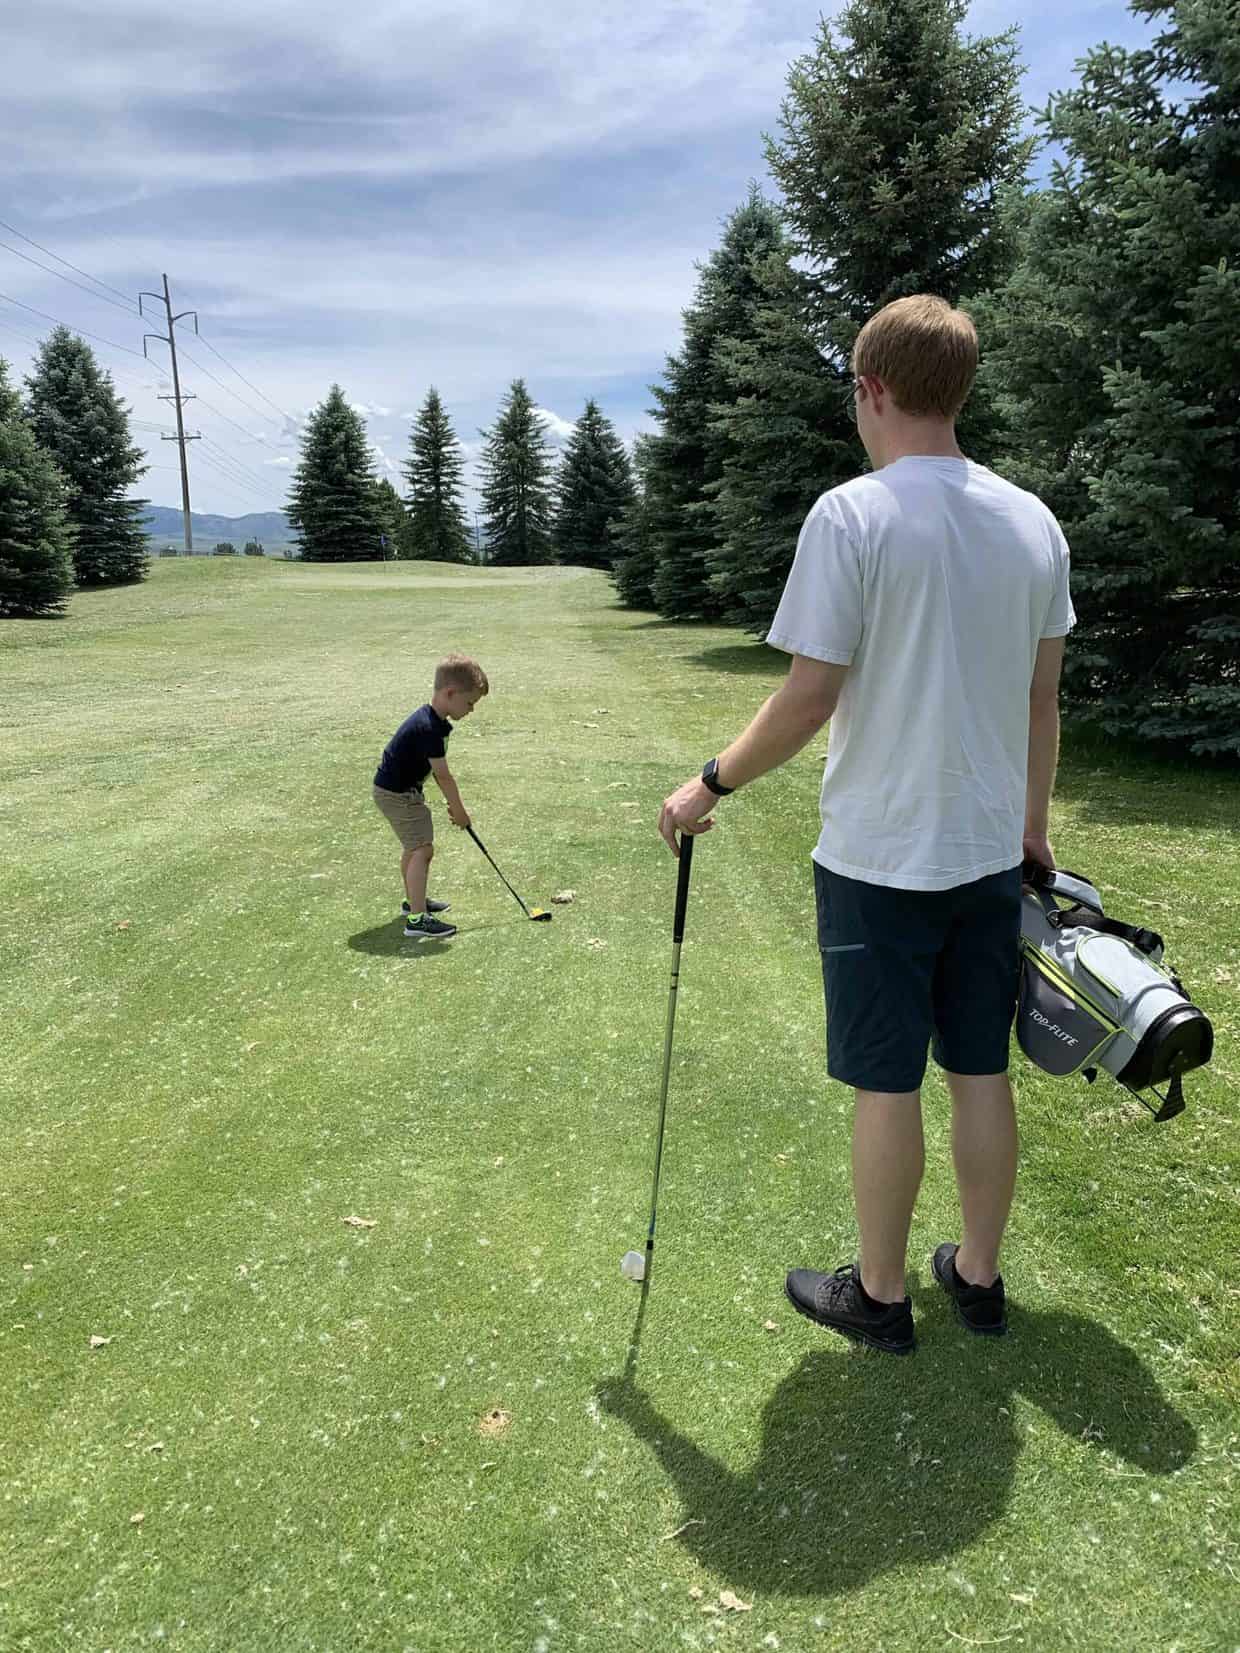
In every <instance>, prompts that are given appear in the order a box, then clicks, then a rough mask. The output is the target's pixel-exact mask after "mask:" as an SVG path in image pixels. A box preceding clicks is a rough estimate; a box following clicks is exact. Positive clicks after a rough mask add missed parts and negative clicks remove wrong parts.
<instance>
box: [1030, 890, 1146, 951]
mask: <svg viewBox="0 0 1240 1653" xmlns="http://www.w3.org/2000/svg"><path fill="white" fill-rule="evenodd" d="M1043 905H1044V906H1045V902H1044V903H1043ZM1046 917H1047V921H1048V922H1049V923H1050V925H1051V926H1052V928H1053V929H1056V930H1071V929H1075V928H1078V927H1079V928H1081V929H1085V930H1097V931H1098V932H1099V934H1100V935H1104V936H1118V937H1119V939H1120V940H1121V941H1127V942H1131V943H1132V945H1133V946H1134V947H1135V948H1136V949H1137V951H1138V952H1139V953H1145V954H1147V955H1148V954H1153V953H1158V954H1160V955H1161V953H1162V950H1163V938H1162V937H1161V936H1160V935H1159V933H1158V931H1157V930H1146V929H1143V928H1142V927H1141V926H1140V925H1137V924H1121V923H1120V921H1119V919H1117V918H1103V917H1102V916H1101V915H1100V914H1099V913H1096V912H1094V911H1093V909H1092V908H1090V907H1064V908H1062V909H1061V908H1058V907H1055V908H1049V907H1048V908H1047V913H1046Z"/></svg>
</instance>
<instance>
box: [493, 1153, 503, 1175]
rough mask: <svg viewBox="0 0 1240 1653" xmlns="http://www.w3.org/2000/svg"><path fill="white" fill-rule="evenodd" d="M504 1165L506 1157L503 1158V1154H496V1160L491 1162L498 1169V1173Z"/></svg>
mask: <svg viewBox="0 0 1240 1653" xmlns="http://www.w3.org/2000/svg"><path fill="white" fill-rule="evenodd" d="M503 1163H504V1156H503V1154H496V1156H495V1158H494V1159H493V1160H492V1161H491V1164H492V1165H493V1166H494V1167H495V1169H496V1170H497V1171H498V1170H499V1168H500V1166H501V1165H502V1164H503Z"/></svg>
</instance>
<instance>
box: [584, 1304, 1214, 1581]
mask: <svg viewBox="0 0 1240 1653" xmlns="http://www.w3.org/2000/svg"><path fill="white" fill-rule="evenodd" d="M944 1311H945V1315H946V1313H949V1312H950V1311H948V1310H947V1308H946V1305H944ZM945 1315H944V1316H943V1317H939V1318H938V1319H936V1320H931V1319H930V1317H929V1316H927V1317H926V1320H927V1325H926V1326H925V1327H924V1328H923V1330H929V1331H930V1333H931V1337H932V1339H933V1341H931V1340H930V1339H929V1338H926V1337H924V1336H923V1339H922V1343H921V1347H920V1348H919V1350H918V1352H917V1353H916V1354H915V1355H914V1356H913V1358H912V1359H911V1360H896V1359H893V1358H892V1357H891V1356H890V1355H881V1354H871V1353H864V1354H863V1353H862V1352H860V1351H853V1352H852V1353H851V1354H849V1352H848V1351H846V1350H844V1349H843V1348H842V1347H841V1348H829V1349H828V1348H824V1349H820V1350H817V1351H815V1352H814V1353H812V1354H808V1355H806V1356H805V1358H804V1359H803V1360H802V1361H801V1363H800V1365H799V1366H797V1367H796V1369H795V1370H794V1371H793V1372H791V1373H790V1374H789V1375H788V1376H787V1377H786V1378H785V1379H784V1381H783V1382H782V1383H781V1384H780V1385H779V1387H778V1388H777V1389H776V1390H775V1391H774V1393H773V1394H772V1395H771V1398H770V1400H769V1401H768V1402H767V1406H766V1409H765V1412H764V1414H763V1422H762V1440H761V1444H760V1445H759V1447H758V1454H757V1457H756V1459H755V1460H754V1462H753V1463H752V1465H750V1467H749V1468H747V1469H744V1470H740V1471H734V1470H732V1469H729V1468H728V1467H727V1466H726V1465H725V1464H722V1463H720V1462H719V1460H718V1459H717V1458H714V1457H712V1456H711V1454H710V1453H708V1452H706V1451H705V1450H703V1448H701V1447H700V1446H698V1445H697V1443H696V1442H694V1441H692V1440H691V1439H690V1438H689V1437H688V1436H687V1435H685V1434H683V1433H682V1432H681V1431H680V1430H679V1429H677V1428H676V1426H675V1425H674V1424H672V1423H670V1422H668V1420H667V1419H666V1418H664V1417H662V1416H661V1415H660V1414H659V1412H658V1411H657V1410H656V1409H655V1407H654V1406H653V1404H652V1403H651V1401H650V1400H649V1399H648V1397H647V1396H646V1395H645V1394H643V1393H642V1391H641V1390H639V1389H637V1388H635V1387H633V1386H632V1385H631V1384H629V1383H627V1382H625V1381H624V1380H623V1379H621V1378H612V1379H608V1380H605V1381H604V1383H603V1384H602V1385H601V1386H600V1389H599V1397H600V1400H601V1402H602V1405H603V1407H604V1408H605V1409H606V1410H607V1411H608V1412H610V1413H611V1414H612V1415H613V1416H615V1417H616V1418H618V1419H620V1420H622V1421H623V1422H624V1423H626V1424H627V1425H628V1426H629V1428H630V1429H632V1430H633V1432H634V1434H636V1435H637V1436H638V1437H639V1438H640V1439H642V1440H643V1441H645V1442H646V1443H647V1444H648V1445H649V1446H650V1447H651V1448H652V1450H653V1451H654V1453H655V1454H656V1456H657V1457H658V1459H659V1461H660V1463H661V1464H662V1466H663V1468H664V1470H665V1471H666V1473H667V1474H668V1476H669V1477H670V1478H671V1480H672V1481H673V1482H674V1483H675V1486H676V1490H677V1492H678V1494H679V1496H680V1500H681V1503H682V1505H683V1506H684V1519H685V1520H686V1521H692V1522H694V1523H697V1524H695V1525H691V1526H688V1527H686V1528H685V1530H684V1531H683V1532H682V1533H681V1534H680V1535H679V1536H678V1537H677V1540H676V1542H677V1543H679V1544H680V1545H681V1546H682V1547H683V1548H684V1549H686V1550H688V1551H689V1553H690V1554H692V1555H694V1556H696V1558H697V1559H698V1561H700V1562H701V1563H702V1565H703V1566H704V1567H706V1568H708V1569H709V1570H710V1571H711V1572H712V1573H714V1574H716V1575H717V1576H718V1577H720V1578H725V1579H726V1580H727V1581H728V1582H729V1584H731V1585H732V1586H734V1587H736V1588H745V1589H749V1590H752V1591H759V1592H765V1593H767V1594H774V1595H809V1594H813V1595H821V1594H824V1593H827V1594H831V1593H843V1592H845V1591H849V1590H854V1589H857V1588H859V1587H860V1586H861V1585H863V1584H865V1583H867V1582H868V1581H869V1580H870V1579H872V1578H874V1577H876V1576H878V1575H881V1574H882V1573H884V1572H886V1571H887V1570H888V1569H890V1568H892V1567H897V1566H900V1565H902V1564H904V1563H905V1562H908V1561H935V1560H941V1559H943V1558H944V1557H946V1556H950V1555H953V1554H955V1553H956V1552H958V1551H960V1550H963V1549H965V1548H967V1547H968V1545H970V1544H971V1543H973V1542H974V1541H975V1540H976V1539H977V1538H978V1537H979V1536H980V1535H981V1534H982V1533H983V1532H984V1531H985V1530H986V1529H987V1528H988V1527H989V1526H990V1525H991V1524H992V1523H993V1522H994V1521H996V1520H998V1519H999V1518H1000V1516H1001V1515H1002V1514H1003V1511H1004V1509H1005V1508H1006V1506H1007V1501H1008V1498H1009V1496H1010V1493H1011V1488H1012V1482H1013V1479H1014V1477H1015V1472H1016V1464H1017V1460H1018V1458H1019V1457H1020V1453H1021V1448H1022V1444H1023V1442H1022V1434H1023V1431H1024V1429H1025V1424H1024V1423H1023V1422H1022V1421H1021V1418H1020V1409H1019V1408H1018V1406H1017V1397H1023V1398H1024V1399H1025V1400H1027V1401H1029V1402H1032V1403H1033V1405H1035V1406H1037V1407H1039V1408H1040V1409H1041V1411H1042V1412H1043V1413H1045V1414H1046V1416H1047V1417H1049V1418H1050V1420H1051V1421H1052V1422H1053V1423H1054V1424H1056V1425H1057V1426H1058V1427H1059V1428H1060V1429H1061V1430H1063V1432H1064V1434H1065V1435H1068V1436H1070V1437H1072V1438H1073V1440H1074V1441H1075V1442H1076V1443H1077V1445H1076V1446H1075V1447H1074V1449H1073V1450H1074V1451H1075V1452H1077V1453H1108V1454H1111V1455H1114V1456H1115V1457H1117V1458H1120V1459H1123V1460H1124V1461H1125V1464H1126V1465H1128V1466H1135V1472H1136V1473H1137V1474H1139V1475H1149V1476H1151V1477H1152V1476H1158V1475H1168V1474H1170V1473H1171V1472H1172V1471H1173V1470H1176V1469H1179V1468H1180V1467H1181V1466H1182V1465H1184V1464H1186V1463H1187V1462H1188V1461H1189V1459H1190V1458H1191V1457H1192V1455H1193V1452H1194V1451H1195V1449H1196V1445H1197V1434H1196V1431H1195V1429H1194V1428H1193V1427H1192V1425H1191V1424H1190V1423H1189V1422H1188V1421H1187V1420H1186V1419H1185V1418H1184V1417H1182V1416H1181V1415H1180V1413H1179V1412H1177V1411H1176V1410H1175V1408H1174V1407H1173V1406H1172V1405H1171V1404H1170V1403H1169V1402H1168V1400H1167V1399H1166V1397H1165V1396H1164V1395H1163V1394H1162V1392H1161V1390H1160V1389H1159V1387H1158V1385H1157V1383H1156V1382H1155V1381H1154V1378H1153V1377H1152V1376H1151V1374H1150V1372H1149V1371H1148V1369H1147V1368H1146V1367H1145V1366H1144V1365H1143V1364H1142V1362H1141V1361H1140V1360H1139V1359H1138V1358H1137V1356H1136V1355H1135V1354H1134V1353H1133V1352H1132V1350H1131V1349H1128V1348H1126V1347H1125V1346H1124V1345H1123V1344H1122V1343H1119V1342H1117V1341H1116V1339H1115V1338H1113V1337H1112V1336H1111V1334H1110V1333H1109V1332H1108V1331H1106V1330H1105V1329H1104V1328H1103V1327H1102V1326H1100V1325H1098V1324H1097V1323H1096V1322H1095V1321H1092V1320H1086V1319H1084V1318H1082V1317H1081V1316H1079V1315H1073V1314H1066V1313H1062V1312H1058V1311H1056V1312H1049V1313H1036V1312H1030V1311H1029V1310H1022V1309H1013V1310H1012V1311H1011V1318H1012V1332H1011V1334H1010V1335H1009V1336H1008V1337H1006V1338H1004V1339H996V1340H995V1341H994V1342H993V1343H991V1342H985V1341H983V1340H982V1339H981V1338H972V1337H970V1336H969V1334H968V1333H966V1332H964V1331H963V1330H959V1329H957V1328H955V1327H953V1326H951V1325H950V1324H949V1322H948V1321H947V1319H946V1318H945ZM824 1335H825V1336H831V1334H830V1333H824ZM833 1341H834V1339H833ZM1106 1467H1107V1468H1110V1465H1109V1464H1108V1465H1106ZM1112 1472H1113V1473H1117V1474H1118V1473H1124V1474H1126V1475H1128V1476H1132V1475H1133V1473H1134V1468H1132V1467H1129V1468H1126V1469H1124V1470H1122V1471H1121V1470H1120V1468H1119V1466H1118V1465H1116V1466H1115V1468H1114V1470H1113V1471H1112Z"/></svg>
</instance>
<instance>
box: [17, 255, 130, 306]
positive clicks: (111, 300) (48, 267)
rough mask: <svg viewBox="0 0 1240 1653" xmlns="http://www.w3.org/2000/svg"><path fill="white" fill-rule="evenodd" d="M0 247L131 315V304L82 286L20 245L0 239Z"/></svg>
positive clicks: (46, 273) (79, 290) (80, 290)
mask: <svg viewBox="0 0 1240 1653" xmlns="http://www.w3.org/2000/svg"><path fill="white" fill-rule="evenodd" d="M0 247H3V248H4V250H5V252H6V253H12V254H13V257H14V258H24V259H25V260H26V263H27V264H33V265H34V267H35V269H36V270H42V271H43V272H44V274H45V275H52V276H55V277H56V279H57V280H58V281H67V282H68V283H69V285H70V287H76V288H77V290H78V292H79V293H86V294H88V295H89V296H90V297H91V298H93V299H98V300H99V302H100V303H101V304H110V305H111V306H112V308H113V309H114V310H120V309H122V308H123V309H124V310H125V311H126V312H127V314H129V315H133V305H132V304H127V305H123V306H122V305H120V304H118V303H117V302H116V300H115V299H114V298H109V297H108V296H107V294H106V293H97V292H96V291H95V289H94V288H93V287H83V285H82V283H81V282H80V281H74V279H73V277H72V276H67V275H66V274H65V273H64V271H63V270H53V268H52V266H51V265H50V264H44V263H43V262H42V261H41V260H40V259H37V258H31V256H30V254H29V253H24V252H22V250H21V248H20V247H10V246H9V244H8V242H7V241H0ZM55 256H56V255H55V253H53V254H52V257H53V258H54V257H55Z"/></svg>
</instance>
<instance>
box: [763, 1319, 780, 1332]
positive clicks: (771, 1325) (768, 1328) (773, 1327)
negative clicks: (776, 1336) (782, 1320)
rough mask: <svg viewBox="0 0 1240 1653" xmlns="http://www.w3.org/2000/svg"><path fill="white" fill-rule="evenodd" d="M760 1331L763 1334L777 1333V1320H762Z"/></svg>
mask: <svg viewBox="0 0 1240 1653" xmlns="http://www.w3.org/2000/svg"><path fill="white" fill-rule="evenodd" d="M762 1330H763V1331H764V1332H777V1331H778V1330H779V1322H778V1321H777V1320H764V1321H763V1322H762Z"/></svg>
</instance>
